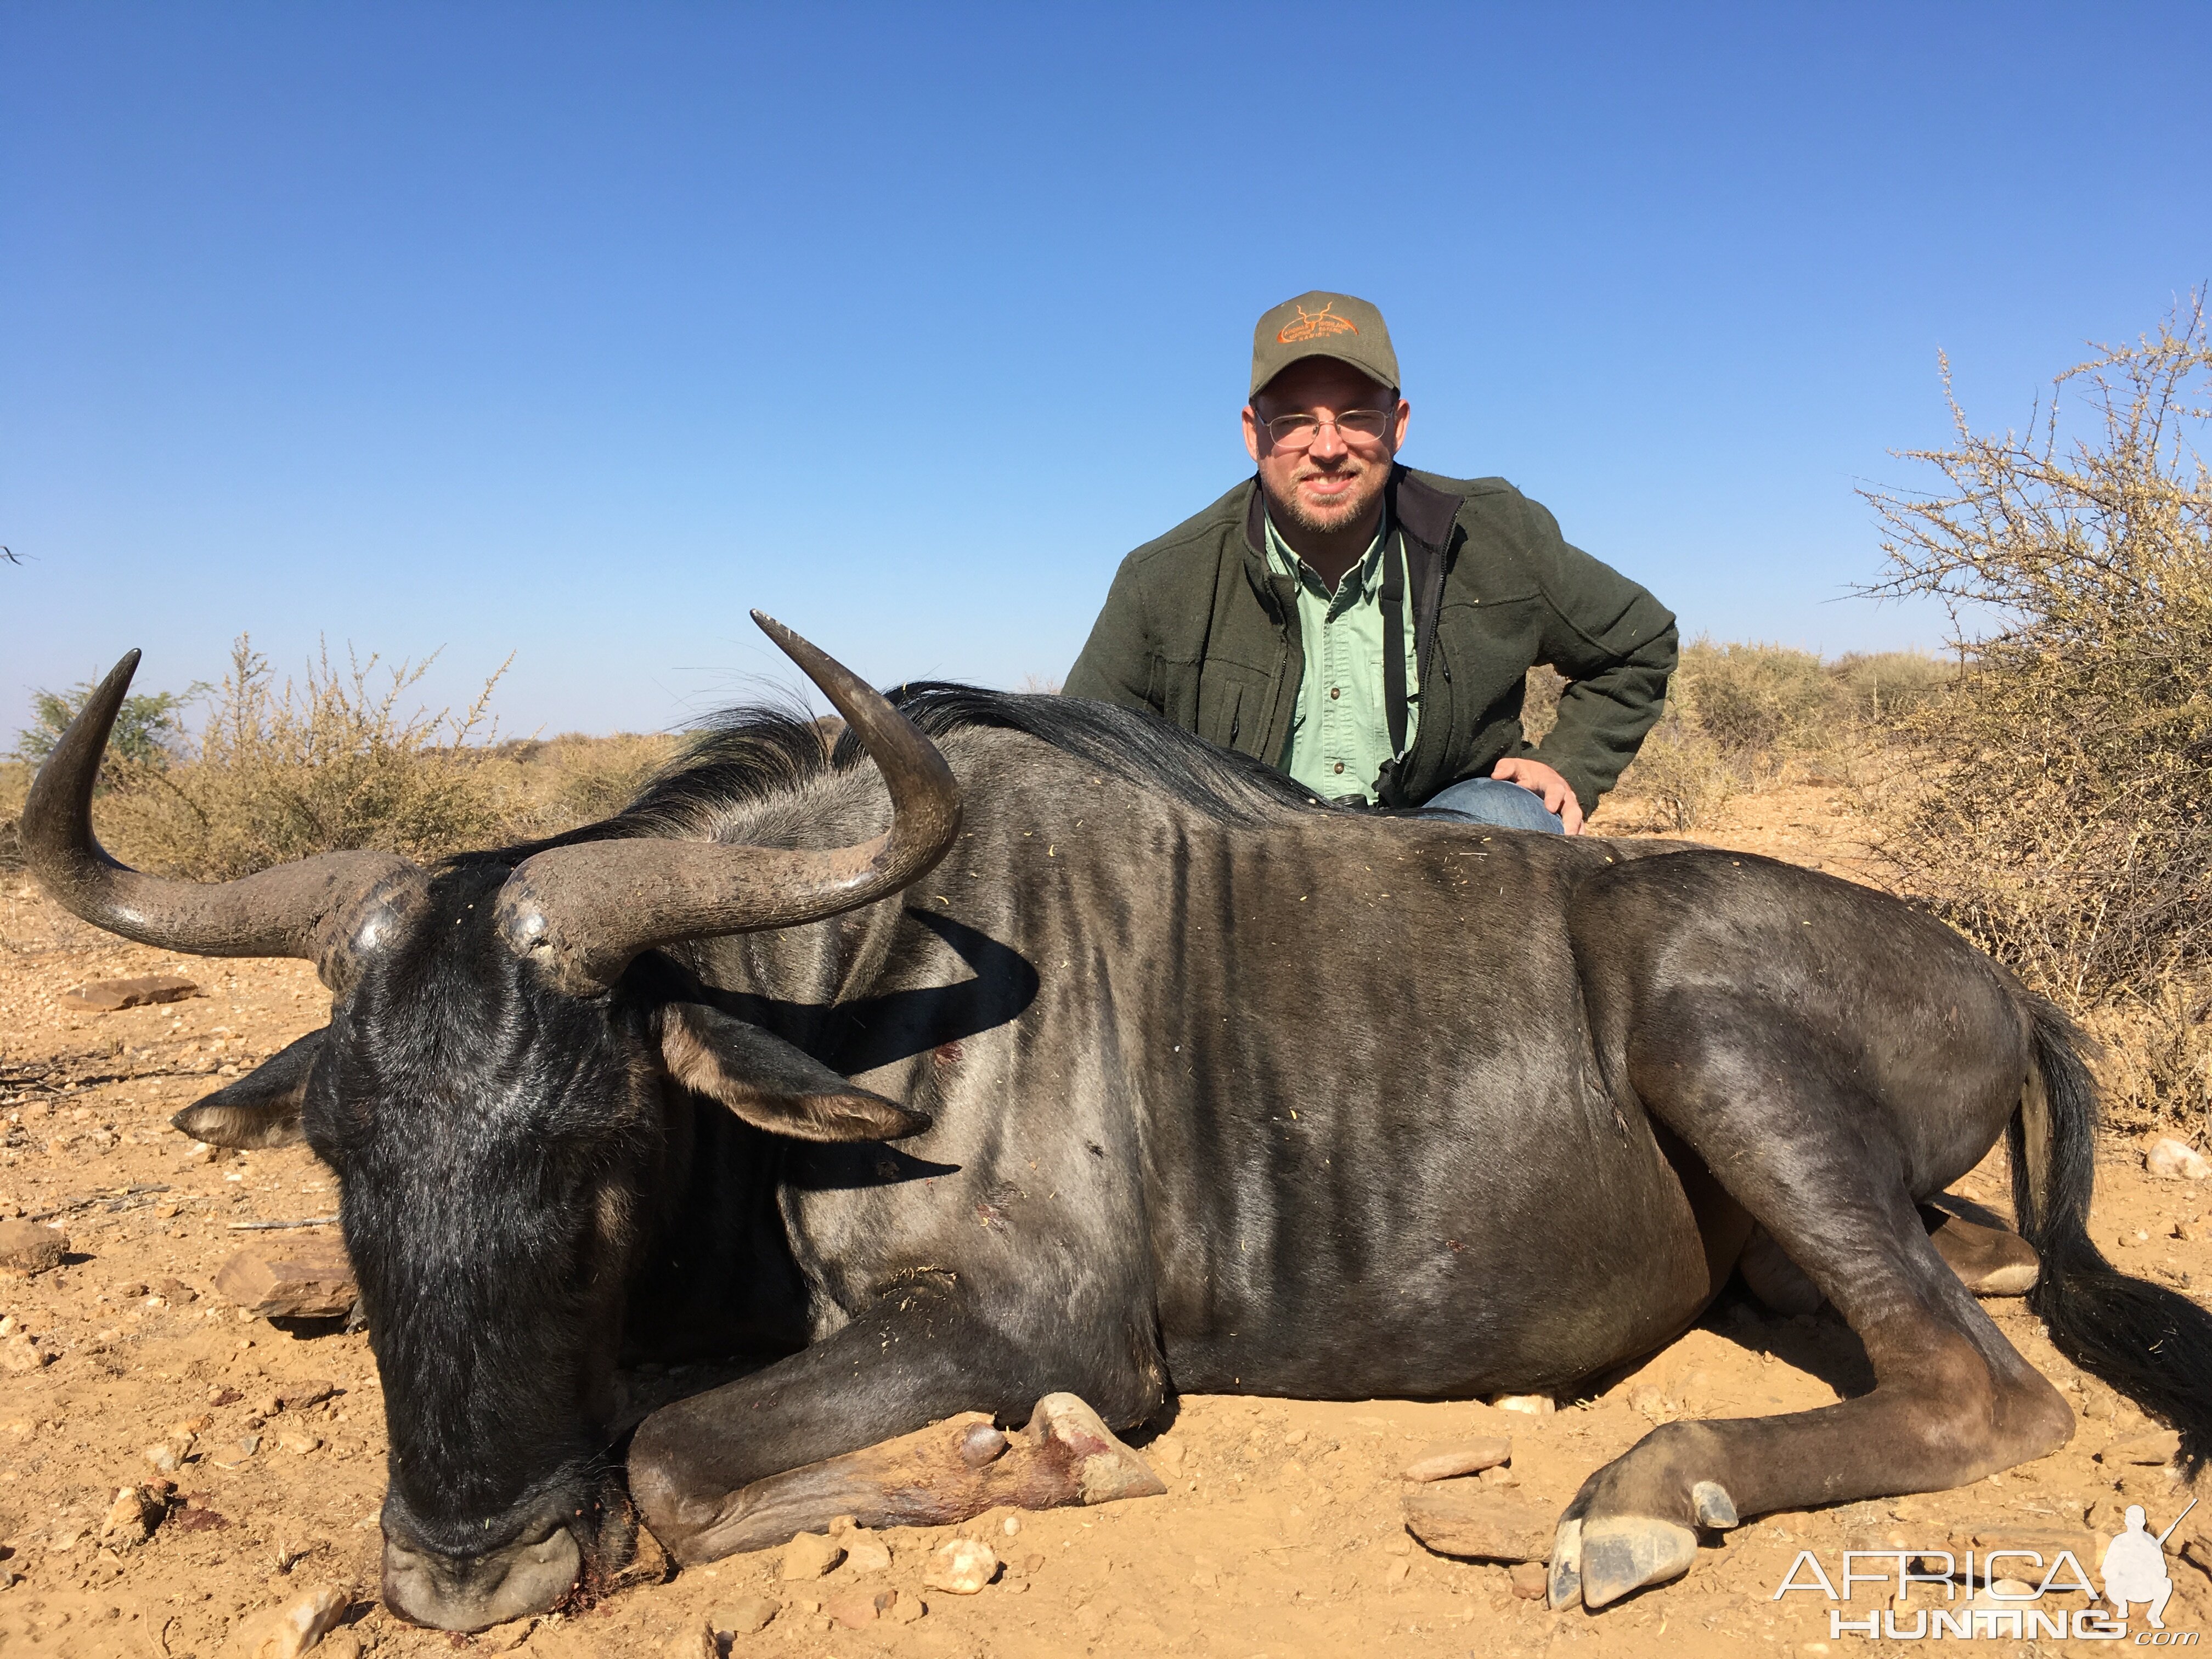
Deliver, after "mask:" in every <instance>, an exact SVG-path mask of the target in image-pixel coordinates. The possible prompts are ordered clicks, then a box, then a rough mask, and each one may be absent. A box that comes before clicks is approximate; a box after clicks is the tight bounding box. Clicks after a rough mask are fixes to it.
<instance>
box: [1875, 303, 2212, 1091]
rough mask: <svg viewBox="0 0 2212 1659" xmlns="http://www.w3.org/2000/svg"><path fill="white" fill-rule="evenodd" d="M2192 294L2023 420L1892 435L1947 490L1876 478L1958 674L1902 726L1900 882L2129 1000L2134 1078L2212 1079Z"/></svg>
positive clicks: (2076, 980) (2201, 352) (2002, 939)
mask: <svg viewBox="0 0 2212 1659" xmlns="http://www.w3.org/2000/svg"><path fill="white" fill-rule="evenodd" d="M2203 301H2204V296H2203V294H2202V293H2201V292H2200V293H2197V294H2193V295H2191V297H2190V299H2189V300H2188V301H2185V302H2184V303H2182V304H2180V305H2179V306H2177V307H2175V308H2174V310H2173V311H2172V313H2170V314H2169V315H2168V317H2167V318H2166V319H2165V320H2164V321H2163V322H2162V323H2161V324H2160V325H2159V327H2158V328H2157V330H2156V331H2154V332H2153V333H2151V334H2148V335H2145V336H2143V337H2141V338H2140V339H2138V340H2137V341H2136V343H2133V344H2131V345H2124V346H2117V347H2112V346H2108V347H2100V348H2099V349H2098V351H2097V355H2096V356H2094V357H2093V358H2091V359H2090V360H2089V361H2087V362H2082V363H2079V364H2077V365H2075V367H2074V368H2069V369H2068V370H2066V371H2065V372H2064V373H2063V374H2060V375H2059V376H2057V380H2055V382H2054V383H2053V386H2052V389H2051V396H2050V399H2049V403H2048V405H2047V407H2045V406H2042V405H2040V404H2039V407H2038V408H2037V410H2036V411H2035V417H2034V419H2033V421H2032V422H2031V423H2030V426H2029V428H2028V430H2027V434H2026V435H2016V434H2015V433H2013V432H2011V431H2007V432H2005V433H2003V434H2002V435H1983V434H1979V433H1977V432H1975V431H1974V430H1973V428H1972V426H1971V425H1970V423H1969V422H1968V421H1967V419H1966V415H1965V413H1964V411H1962V410H1960V407H1959V405H1958V403H1957V400H1956V398H1954V397H1953V396H1952V395H1951V388H1950V376H1949V365H1948V362H1947V363H1945V364H1944V389H1945V395H1946V398H1947V399H1948V401H1949V403H1950V408H1951V415H1952V420H1953V429H1954V434H1955V437H1954V441H1953V443H1952V445H1951V446H1950V447H1948V448H1944V449H1931V450H1912V451H1905V452H1901V454H1902V458H1903V459H1911V460H1914V461H1918V462H1921V463H1923V464H1925V465H1928V466H1930V467H1933V468H1935V469H1936V471H1939V472H1940V473H1941V474H1942V479H1943V483H1942V487H1940V488H1936V489H1929V490H1927V491H1887V490H1869V491H1866V492H1864V494H1865V495H1866V498H1867V500H1868V501H1869V502H1870V503H1871V504H1872V505H1873V507H1875V511H1876V513H1878V514H1879V516H1880V519H1881V525H1882V527H1883V532H1884V535H1883V540H1882V544H1881V545H1882V551H1883V553H1884V554H1885V556H1887V564H1888V568H1887V574H1885V576H1884V577H1883V578H1882V580H1880V581H1877V582H1875V583H1874V584H1872V585H1870V586H1868V587H1867V588H1865V589H1864V590H1863V591H1864V592H1869V593H1871V594H1875V595H1878V596H1887V597H1901V596H1904V595H1907V594H1915V595H1928V596H1933V597H1934V598H1936V599H1939V600H1941V601H1942V603H1943V604H1944V605H1947V606H1948V608H1949V614H1950V616H1951V619H1952V644H1953V646H1954V648H1956V649H1957V650H1958V652H1959V653H1960V663H1961V672H1960V675H1959V677H1958V678H1957V679H1956V680H1955V681H1954V683H1953V684H1952V685H1951V686H1950V687H1949V688H1948V690H1946V691H1945V692H1944V693H1943V694H1942V695H1941V696H1936V697H1935V698H1932V699H1931V700H1929V702H1926V703H1924V704H1923V706H1922V707H1921V708H1919V709H1917V711H1915V712H1914V713H1912V714H1911V715H1909V716H1908V717H1907V718H1906V719H1905V720H1904V721H1903V723H1902V726H1903V731H1904V734H1905V738H1906V739H1907V742H1908V744H1910V745H1911V749H1912V750H1913V751H1914V752H1915V753H1916V754H1917V757H1919V758H1920V759H1921V760H1922V761H1923V763H1924V764H1923V766H1922V767H1921V768H1920V769H1918V771H1917V775H1916V781H1908V782H1907V783H1906V784H1905V785H1904V786H1903V787H1899V788H1898V789H1897V790H1896V791H1895V792H1894V793H1893V794H1892V796H1891V797H1890V799H1889V801H1888V804H1887V814H1886V816H1887V824H1886V828H1885V836H1884V842H1885V850H1886V851H1887V854H1889V856H1890V857H1891V858H1892V859H1893V860H1895V862H1896V865H1897V866H1898V868H1899V872H1900V874H1901V876H1902V878H1903V880H1904V884H1905V886H1906V887H1907V889H1908V890H1910V891H1911V892H1912V893H1914V894H1915V895H1916V896H1919V897H1921V898H1922V899H1923V900H1924V901H1925V902H1928V903H1929V904H1930V906H1931V907H1932V908H1935V909H1936V910H1937V911H1938V912H1939V913H1940V914H1942V915H1944V916H1945V917H1947V918H1948V920H1950V921H1952V922H1953V923H1954V925H1956V926H1958V927H1960V928H1961V929H1962V930H1963V931H1965V932H1966V933H1968V934H1970V935H1971V936H1972V937H1973V938H1975V939H1977V940H1978V941H1979V942H1980V943H1981V944H1983V945H1984V946H1986V947H1987V948H1989V949H1990V951H1993V952H1995V953H1996V955H1997V956H1998V957H2000V958H2002V959H2003V960H2005V961H2007V962H2008V963H2011V964H2012V965H2013V966H2014V967H2015V968H2016V969H2019V970H2020V971H2021V973H2022V975H2024V976H2025V977H2027V979H2028V980H2029V981H2030V982H2031V983H2033V984H2034V985H2035V986H2036V987H2038V988H2039V989H2042V990H2044V991H2045V992H2047V993H2049V994H2053V995H2055V996H2057V998H2058V999H2059V1000H2061V1001H2062V1002H2063V1003H2065V1004H2067V1005H2068V1006H2070V1007H2072V1008H2073V1009H2074V1010H2075V1012H2093V1011H2095V1010H2098V1009H2100V1008H2110V1007H2113V1006H2123V1005H2124V1006H2125V1007H2126V1008H2127V1009H2129V1010H2130V1011H2132V1012H2135V1013H2136V1014H2139V1015H2144V1016H2148V1020H2149V1023H2150V1024H2151V1025H2153V1026H2154V1027H2155V1028H2156V1030H2157V1032H2158V1034H2159V1041H2160V1044H2161V1045H2162V1048H2161V1051H2160V1053H2159V1054H2157V1055H2156V1056H2155V1057H2154V1063H2153V1064H2152V1066H2150V1068H2149V1079H2150V1086H2149V1088H2148V1090H2147V1091H2145V1092H2148V1093H2150V1094H2152V1095H2154V1096H2156V1097H2160V1098H2159V1100H2158V1101H2157V1103H2159V1104H2162V1105H2165V1106H2166V1107H2169V1108H2172V1107H2189V1108H2195V1109H2202V1108H2203V1106H2204V1104H2205V1103H2206V1100H2207V1092H2208V1083H2212V1042H2207V1040H2206V1038H2205V1036H2204V1031H2203V1026H2204V1021H2205V1017H2206V1015H2207V1013H2208V1012H2212V905H2208V904H2207V903H2206V902H2205V901H2206V900H2207V898H2208V897H2212V821H2208V819H2207V817H2206V808H2207V807H2208V805H2212V470H2208V468H2207V466H2206V464H2205V460H2204V458H2203V446H2202V440H2203V434H2204V431H2205V428H2206V425H2207V422H2212V338H2208V335H2207V330H2206V323H2205V315H2204V303H2203Z"/></svg>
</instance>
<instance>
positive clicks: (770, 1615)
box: [712, 1595, 783, 1636]
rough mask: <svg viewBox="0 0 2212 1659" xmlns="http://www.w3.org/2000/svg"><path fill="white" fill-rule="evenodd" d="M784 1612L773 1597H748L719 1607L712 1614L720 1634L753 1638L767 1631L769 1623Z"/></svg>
mask: <svg viewBox="0 0 2212 1659" xmlns="http://www.w3.org/2000/svg"><path fill="white" fill-rule="evenodd" d="M782 1610H783V1609H782V1607H781V1606H780V1605H779V1604H778V1603H777V1601H776V1600H775V1597H774V1596H772V1595H747V1596H743V1597H740V1598H739V1599H738V1600H737V1601H732V1602H731V1603H730V1604H729V1605H728V1606H727V1607H717V1608H716V1609H715V1610H714V1613H713V1614H712V1622H713V1624H714V1629H715V1630H716V1631H717V1632H726V1633H727V1634H729V1635H732V1636H751V1635H754V1634H755V1633H757V1632H760V1631H764V1630H766V1629H767V1628H768V1626H769V1620H772V1619H774V1618H775V1616H776V1614H777V1613H781V1611H782Z"/></svg>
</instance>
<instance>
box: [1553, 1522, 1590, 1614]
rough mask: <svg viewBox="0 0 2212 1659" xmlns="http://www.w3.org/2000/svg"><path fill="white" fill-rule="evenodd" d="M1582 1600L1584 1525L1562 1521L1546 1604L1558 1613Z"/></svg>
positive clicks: (1556, 1538) (1554, 1538)
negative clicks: (1562, 1608) (1547, 1602)
mask: <svg viewBox="0 0 2212 1659" xmlns="http://www.w3.org/2000/svg"><path fill="white" fill-rule="evenodd" d="M1582 1599H1583V1523H1582V1522H1579V1521H1562V1522H1559V1532H1558V1534H1556V1535H1554V1536H1553V1540H1552V1576H1551V1578H1550V1580H1549V1581H1548V1583H1547V1586H1546V1600H1547V1601H1549V1602H1550V1603H1551V1607H1552V1611H1553V1612H1554V1613H1557V1612H1558V1611H1559V1609H1560V1608H1561V1607H1572V1606H1574V1604H1575V1603H1576V1602H1577V1601H1581V1600H1582Z"/></svg>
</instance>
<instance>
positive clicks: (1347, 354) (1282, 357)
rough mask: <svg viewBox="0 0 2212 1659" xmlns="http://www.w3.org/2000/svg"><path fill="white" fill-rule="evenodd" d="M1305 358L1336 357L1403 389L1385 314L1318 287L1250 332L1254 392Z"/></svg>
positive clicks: (1268, 315)
mask: <svg viewBox="0 0 2212 1659" xmlns="http://www.w3.org/2000/svg"><path fill="white" fill-rule="evenodd" d="M1301 357H1334V358H1335V359H1336V360H1337V361H1338V362H1343V363H1350V364H1351V365H1352V367H1353V368H1356V369H1358V371H1359V372H1360V373H1361V374H1364V375H1366V376H1368V377H1369V378H1370V380H1377V381H1380V382H1381V383H1382V384H1383V385H1384V386H1389V387H1391V388H1393V389H1394V390H1395V388H1396V387H1397V386H1398V385H1399V380H1398V354H1397V353H1396V352H1395V351H1393V350H1392V349H1390V331H1389V329H1388V328H1386V327H1384V326H1383V313H1381V312H1379V311H1377V310H1376V308H1375V307H1373V306H1371V305H1370V304H1369V303H1368V302H1367V301H1364V300H1360V299H1355V298H1353V297H1352V295H1349V294H1330V293H1328V292H1325V291H1324V290H1322V289H1315V290H1314V291H1313V292H1312V293H1310V294H1301V295H1298V297H1297V299H1295V300H1285V301H1283V303H1282V304H1280V305H1279V306H1276V307H1273V308H1272V309H1271V310H1269V311H1267V313H1264V314H1263V315H1262V316H1261V319H1260V321H1259V323H1258V325H1256V326H1255V328H1254V329H1253V331H1252V394H1253V395H1255V396H1256V395H1257V394H1258V392H1259V391H1260V388H1261V386H1265V385H1267V382H1268V381H1270V380H1273V379H1274V378H1275V376H1277V375H1278V374H1281V373H1282V372H1283V371H1284V370H1285V369H1286V368H1289V367H1290V366H1291V364H1292V363H1294V362H1297V361H1298V360H1299V359H1300V358H1301Z"/></svg>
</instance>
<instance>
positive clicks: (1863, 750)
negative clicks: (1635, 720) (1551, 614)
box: [1531, 638, 1953, 832]
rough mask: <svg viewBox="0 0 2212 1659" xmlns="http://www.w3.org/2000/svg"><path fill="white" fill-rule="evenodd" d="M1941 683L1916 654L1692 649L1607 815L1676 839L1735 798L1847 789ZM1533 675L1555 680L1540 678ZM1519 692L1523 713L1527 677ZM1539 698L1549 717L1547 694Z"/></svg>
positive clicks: (1945, 669) (1929, 662)
mask: <svg viewBox="0 0 2212 1659" xmlns="http://www.w3.org/2000/svg"><path fill="white" fill-rule="evenodd" d="M1952 672H1953V670H1952V669H1951V668H1950V667H1949V666H1948V665H1945V664H1942V663H1939V662H1937V661H1936V659H1934V658H1932V657H1929V656H1927V655H1925V654H1924V653H1917V652H1909V651H1893V652H1885V653H1880V654H1877V655H1863V656H1850V657H1844V658H1841V659H1838V660H1837V661H1835V662H1832V663H1824V662H1822V661H1821V659H1820V658H1819V657H1817V656H1815V655H1814V654H1813V653H1811V652H1809V651H1798V650H1794V649H1792V648H1791V647H1788V646H1782V645H1760V644H1745V643H1730V644H1716V643H1715V642H1714V641H1711V640H1709V639H1705V638H1699V639H1696V640H1692V641H1691V642H1690V643H1689V644H1688V645H1687V646H1686V647H1683V650H1682V659H1681V664H1680V667H1679V668H1678V669H1677V670H1676V671H1675V674H1674V681H1673V683H1672V684H1670V685H1669V686H1668V696H1667V708H1666V712H1665V713H1664V714H1662V715H1661V716H1660V720H1659V723H1658V724H1657V725H1656V726H1654V727H1653V728H1652V729H1651V732H1650V736H1649V737H1647V738H1645V739H1644V747H1643V749H1642V750H1641V751H1640V752H1639V753H1638V756H1637V757H1636V760H1635V763H1633V764H1632V765H1631V766H1630V767H1629V769H1628V770H1627V771H1626V772H1625V773H1623V774H1622V775H1621V780H1620V788H1619V789H1618V791H1617V792H1616V794H1615V796H1614V798H1613V801H1612V802H1611V803H1609V805H1610V807H1611V811H1612V812H1613V814H1614V815H1616V822H1620V823H1630V824H1635V823H1643V824H1649V825H1650V826H1652V827H1656V828H1660V829H1668V830H1671V831H1677V832H1680V831H1687V830H1692V829H1698V828H1699V827H1700V826H1702V825H1705V824H1709V823H1712V822H1713V821H1714V819H1715V818H1716V817H1717V816H1718V815H1719V813H1720V811H1721V810H1722V809H1723V807H1725V806H1726V805H1727V804H1728V802H1729V800H1730V799H1732V798H1733V797H1735V796H1736V795H1739V794H1742V793H1755V792H1757V791H1759V790H1761V789H1765V788H1770V787H1773V786H1774V785H1776V784H1778V783H1785V782H1796V781H1810V780H1827V781H1851V780H1853V779H1856V778H1857V777H1858V776H1859V775H1861V774H1862V773H1863V771H1864V770H1865V769H1866V765H1867V761H1868V757H1869V754H1870V753H1871V752H1872V751H1874V750H1876V749H1878V748H1879V747H1880V745H1881V742H1882V741H1883V738H1882V734H1883V733H1884V732H1886V731H1887V729H1888V727H1889V726H1891V725H1893V723H1894V721H1895V720H1896V719H1897V718H1898V717H1899V714H1900V713H1901V711H1903V710H1905V709H1908V708H1917V707H1918V706H1920V704H1921V703H1923V702H1924V701H1925V700H1926V699H1927V697H1928V696H1929V695H1930V694H1931V692H1932V690H1934V689H1935V688H1936V687H1938V686H1940V685H1942V684H1944V683H1945V682H1946V681H1948V679H1949V678H1950V677H1951V674H1952ZM1536 673H1537V674H1541V675H1545V676H1547V677H1548V678H1549V679H1550V680H1551V681H1553V682H1556V681H1557V679H1558V676H1557V675H1555V674H1553V673H1552V671H1550V670H1548V669H1541V670H1538V671H1536ZM1531 693H1532V699H1531V700H1532V702H1533V701H1534V694H1535V677H1534V675H1532V676H1531ZM1546 696H1547V701H1548V702H1549V703H1550V704H1552V705H1553V706H1556V704H1557V702H1558V696H1559V694H1558V690H1557V689H1556V686H1555V685H1553V686H1547V688H1546ZM1545 725H1546V726H1548V725H1549V721H1548V720H1546V721H1545Z"/></svg>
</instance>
